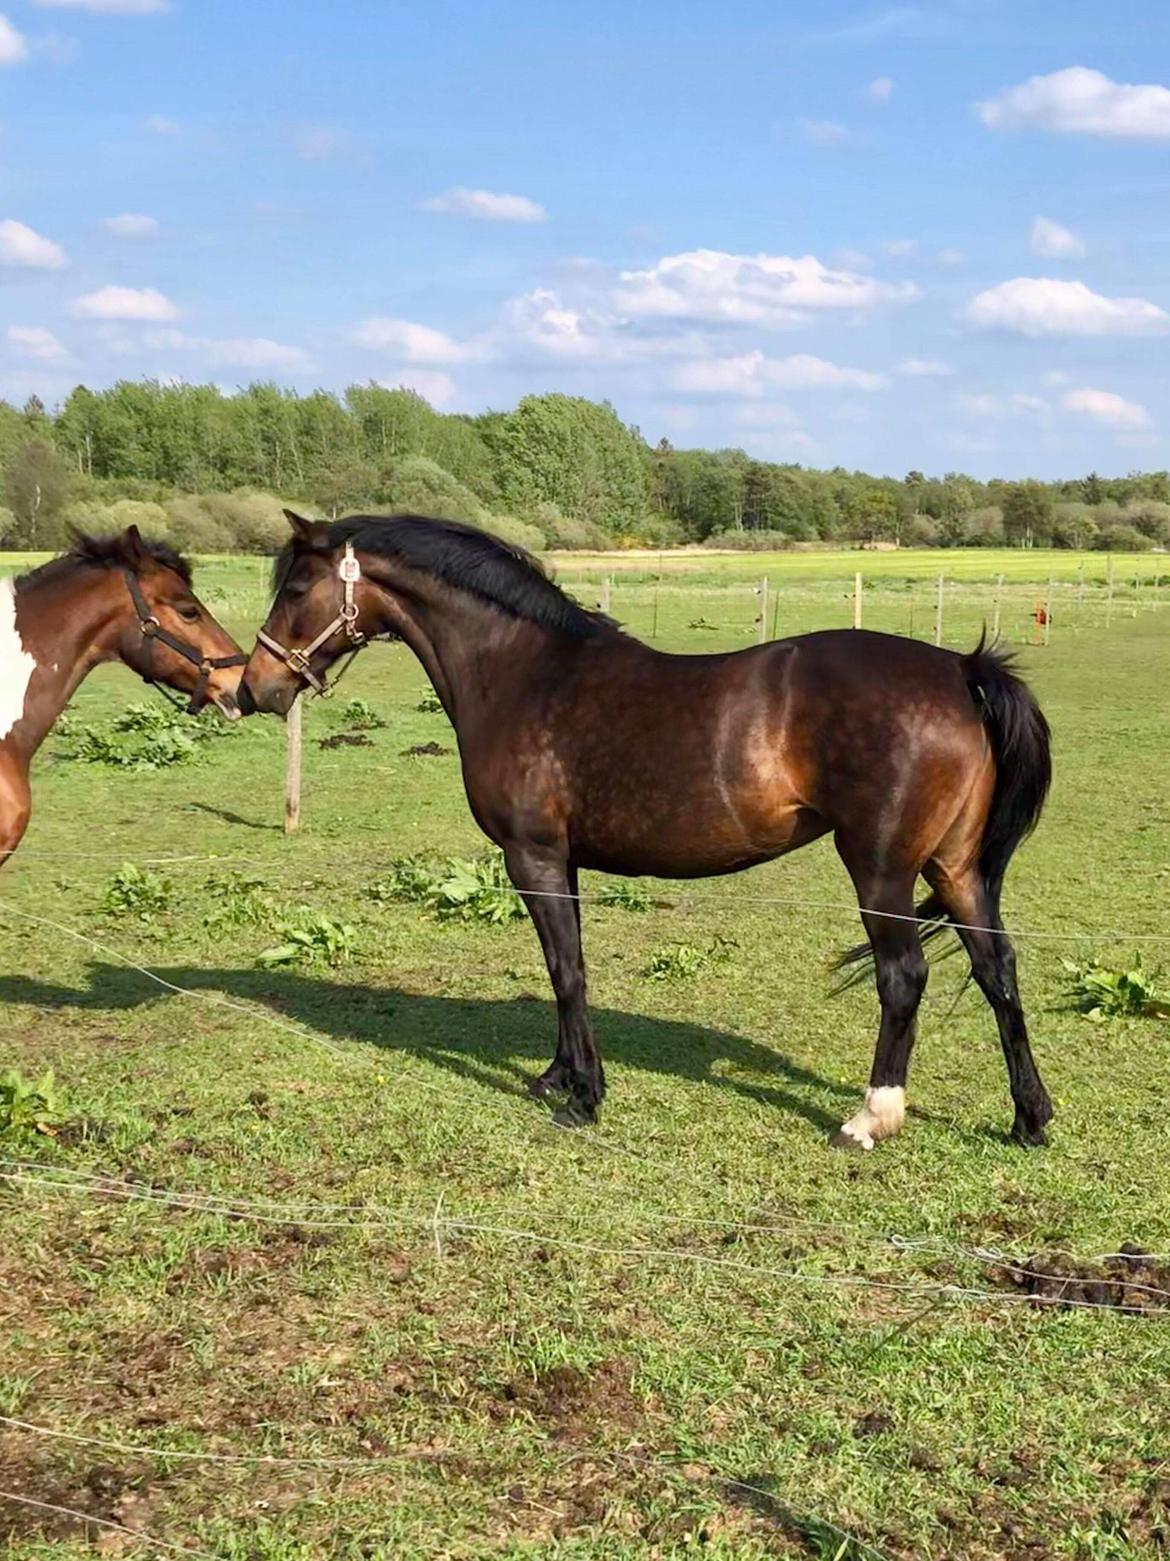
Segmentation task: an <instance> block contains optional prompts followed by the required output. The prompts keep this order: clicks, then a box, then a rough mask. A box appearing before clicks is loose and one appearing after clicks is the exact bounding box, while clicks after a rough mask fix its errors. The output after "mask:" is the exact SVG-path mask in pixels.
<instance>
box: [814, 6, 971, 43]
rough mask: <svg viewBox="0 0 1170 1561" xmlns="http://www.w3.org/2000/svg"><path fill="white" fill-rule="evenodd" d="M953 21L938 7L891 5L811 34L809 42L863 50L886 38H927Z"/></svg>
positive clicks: (943, 30)
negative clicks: (868, 45)
mask: <svg viewBox="0 0 1170 1561" xmlns="http://www.w3.org/2000/svg"><path fill="white" fill-rule="evenodd" d="M951 25H952V19H951V18H950V17H949V16H947V15H946V14H945V13H944V12H942V11H940V10H938V9H937V8H931V9H929V10H928V9H927V8H926V7H925V6H921V5H891V6H887V7H886V8H885V9H884V10H882V11H876V12H874V13H873V15H871V16H860V17H856V18H855V19H854V20H853V21H851V22H846V23H844V24H843V25H842V26H841V27H835V28H832V29H830V30H829V31H827V32H819V33H812V34H810V36H809V38H808V42H810V43H822V44H837V45H841V46H844V47H852V46H857V47H863V46H864V45H866V44H870V43H880V42H881V41H882V40H883V39H886V38H928V37H933V36H935V34H937V33H941V32H945V31H946V30H947V29H948V28H949V27H950V26H951Z"/></svg>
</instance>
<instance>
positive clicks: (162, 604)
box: [79, 526, 248, 720]
mask: <svg viewBox="0 0 1170 1561" xmlns="http://www.w3.org/2000/svg"><path fill="white" fill-rule="evenodd" d="M87 545H88V546H91V547H93V546H96V547H99V548H103V549H104V550H105V552H106V555H107V556H106V558H105V560H104V561H105V562H107V563H112V562H116V563H117V564H120V565H121V573H122V576H123V579H124V582H125V584H124V585H122V584H119V585H117V586H116V587H115V589H117V590H118V591H119V592H120V597H119V600H120V601H121V602H122V603H123V606H124V612H123V617H124V624H123V625H122V630H121V634H120V638H119V646H120V651H121V656H122V659H123V661H125V662H126V664H127V665H128V666H130V667H132V668H133V669H134V671H135V672H137V673H138V674H139V676H140V677H143V678H145V679H146V681H147V682H148V683H165V684H166V685H167V686H168V687H170V688H173V689H177V690H178V691H179V692H180V693H183V694H187V695H188V696H189V701H188V705H187V710H188V713H189V714H192V715H194V714H195V713H196V712H197V711H199V710H202V709H203V707H204V705H207V704H214V705H216V706H217V707H218V708H219V710H220V711H221V713H222V714H223V715H225V716H227V717H228V719H229V720H235V719H236V718H237V717H238V716H239V715H240V706H239V704H238V702H237V699H236V694H237V690H238V689H239V685H240V677H241V669H242V667H243V665H244V663H245V661H246V660H247V659H248V658H247V657H246V656H245V655H244V653H243V652H242V651H241V650H240V647H239V646H238V645H237V644H236V642H235V640H233V639H232V637H231V635H230V634H228V632H227V631H226V629H224V628H222V627H221V626H220V625H219V624H218V623H217V622H216V621H215V619H214V618H213V617H212V616H211V614H210V613H209V612H208V610H207V608H206V607H205V606H204V605H203V603H202V602H201V601H200V600H199V598H198V597H197V596H196V595H195V592H194V591H193V590H192V587H191V571H190V568H189V567H188V565H187V563H186V560H184V559H183V558H181V557H180V556H179V555H178V554H177V553H175V552H174V551H173V550H172V549H170V548H168V547H163V546H160V545H159V544H157V543H150V542H147V541H144V539H143V538H142V536H141V535H140V534H139V531H138V527H137V526H130V527H128V528H127V529H126V531H125V532H124V533H123V534H122V535H121V536H120V537H118V538H117V539H116V542H115V550H116V554H117V557H116V559H114V558H112V557H110V556H109V550H110V544H109V543H98V544H94V543H90V542H89V541H88V539H86V538H82V539H80V542H79V546H80V548H81V549H82V550H83V551H84V550H85V548H86V547H87Z"/></svg>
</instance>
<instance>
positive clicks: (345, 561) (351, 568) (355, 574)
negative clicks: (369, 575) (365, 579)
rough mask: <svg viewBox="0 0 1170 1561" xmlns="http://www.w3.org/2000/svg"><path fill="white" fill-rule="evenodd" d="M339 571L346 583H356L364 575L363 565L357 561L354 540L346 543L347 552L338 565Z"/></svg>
mask: <svg viewBox="0 0 1170 1561" xmlns="http://www.w3.org/2000/svg"><path fill="white" fill-rule="evenodd" d="M337 573H338V576H339V578H340V579H342V580H343V581H344V582H345V584H346V585H356V584H357V583H358V581H359V580H360V579H361V577H362V566H361V565H360V564H359V563H358V561H357V555H356V554H355V553H354V550H353V543H352V542H347V543H346V544H345V552H344V554H343V555H342V558H341V561H340V562H339V563H338V565H337Z"/></svg>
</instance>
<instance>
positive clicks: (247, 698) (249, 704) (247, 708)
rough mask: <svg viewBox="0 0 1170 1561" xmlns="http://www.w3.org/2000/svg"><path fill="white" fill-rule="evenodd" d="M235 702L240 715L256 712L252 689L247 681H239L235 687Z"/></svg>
mask: <svg viewBox="0 0 1170 1561" xmlns="http://www.w3.org/2000/svg"><path fill="white" fill-rule="evenodd" d="M235 703H236V706H237V708H238V709H239V712H240V714H241V715H255V714H256V701H255V700H254V699H253V698H252V690H251V689H250V688H249V687H248V685H247V683H240V685H239V687H238V688H237V689H236V698H235Z"/></svg>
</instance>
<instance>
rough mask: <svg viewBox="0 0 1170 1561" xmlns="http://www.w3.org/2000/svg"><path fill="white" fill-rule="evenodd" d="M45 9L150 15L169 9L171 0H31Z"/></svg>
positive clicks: (113, 14) (102, 13)
mask: <svg viewBox="0 0 1170 1561" xmlns="http://www.w3.org/2000/svg"><path fill="white" fill-rule="evenodd" d="M33 4H34V5H39V6H40V7H41V9H42V10H45V11H94V12H96V13H97V14H99V15H101V16H150V15H154V14H157V13H158V12H160V11H169V10H170V8H171V0H33Z"/></svg>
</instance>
